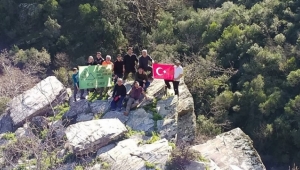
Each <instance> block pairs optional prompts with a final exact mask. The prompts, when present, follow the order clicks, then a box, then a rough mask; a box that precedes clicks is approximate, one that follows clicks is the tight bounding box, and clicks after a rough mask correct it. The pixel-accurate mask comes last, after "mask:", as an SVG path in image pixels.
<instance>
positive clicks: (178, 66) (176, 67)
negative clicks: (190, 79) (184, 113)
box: [165, 60, 183, 96]
mask: <svg viewBox="0 0 300 170" xmlns="http://www.w3.org/2000/svg"><path fill="white" fill-rule="evenodd" d="M182 76H183V68H182V66H181V63H180V61H179V60H175V65H174V80H165V84H166V87H165V88H166V90H167V89H170V88H171V85H170V82H172V83H173V88H174V92H175V95H177V96H179V91H178V87H179V83H180V79H181V77H182Z"/></svg>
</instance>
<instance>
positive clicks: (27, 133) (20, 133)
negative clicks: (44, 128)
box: [15, 123, 34, 138]
mask: <svg viewBox="0 0 300 170" xmlns="http://www.w3.org/2000/svg"><path fill="white" fill-rule="evenodd" d="M15 134H16V137H17V138H22V137H28V138H31V137H34V134H33V133H32V131H31V129H30V127H29V125H28V124H27V123H26V124H24V126H23V127H20V128H18V129H17V130H16V131H15Z"/></svg>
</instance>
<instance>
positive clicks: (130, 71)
mask: <svg viewBox="0 0 300 170" xmlns="http://www.w3.org/2000/svg"><path fill="white" fill-rule="evenodd" d="M129 73H132V79H133V80H134V78H135V73H136V69H135V68H134V69H128V70H126V68H125V73H124V77H123V80H126V79H127V78H128V74H129Z"/></svg>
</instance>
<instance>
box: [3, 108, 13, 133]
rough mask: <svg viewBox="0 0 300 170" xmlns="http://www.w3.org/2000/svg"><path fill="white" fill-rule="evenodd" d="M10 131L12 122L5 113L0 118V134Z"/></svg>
mask: <svg viewBox="0 0 300 170" xmlns="http://www.w3.org/2000/svg"><path fill="white" fill-rule="evenodd" d="M12 131H14V125H13V120H12V118H11V117H10V116H9V114H8V113H7V112H6V113H3V115H1V116H0V133H6V132H12Z"/></svg>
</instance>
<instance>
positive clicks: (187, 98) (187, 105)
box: [176, 82, 196, 143]
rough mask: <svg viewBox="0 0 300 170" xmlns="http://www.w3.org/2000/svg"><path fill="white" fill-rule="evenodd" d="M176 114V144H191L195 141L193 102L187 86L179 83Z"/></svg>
mask: <svg viewBox="0 0 300 170" xmlns="http://www.w3.org/2000/svg"><path fill="white" fill-rule="evenodd" d="M178 101H179V102H178V103H177V107H176V112H177V115H178V116H177V142H187V143H191V142H192V141H193V140H194V139H195V133H196V115H195V113H194V100H193V97H192V95H191V93H190V91H189V90H188V88H187V86H186V85H185V84H184V83H183V82H181V83H180V85H179V98H178ZM178 140H180V141H178Z"/></svg>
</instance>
